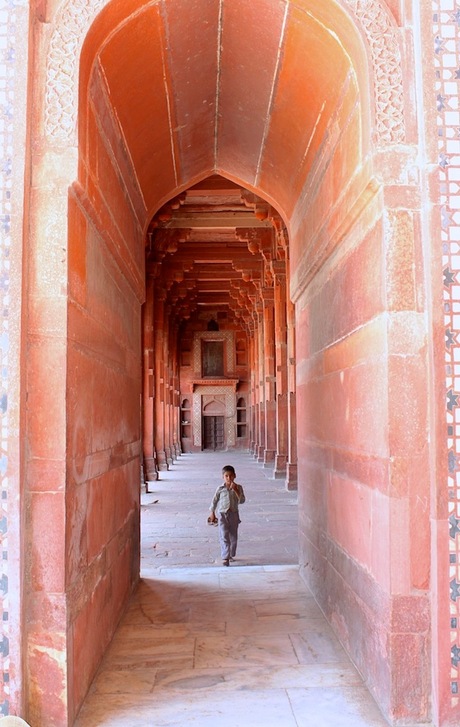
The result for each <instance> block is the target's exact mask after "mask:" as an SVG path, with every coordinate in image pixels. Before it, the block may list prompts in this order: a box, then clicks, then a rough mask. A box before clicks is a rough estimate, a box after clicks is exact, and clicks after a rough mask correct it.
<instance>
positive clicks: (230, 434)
mask: <svg viewBox="0 0 460 727" xmlns="http://www.w3.org/2000/svg"><path fill="white" fill-rule="evenodd" d="M213 398H215V399H216V400H218V401H223V402H225V420H224V421H225V424H224V426H225V443H226V446H227V447H233V446H234V444H235V425H236V400H235V392H234V390H233V388H232V387H228V386H197V387H196V389H195V391H194V393H193V444H194V445H195V446H196V447H201V446H202V443H203V441H202V432H201V419H202V411H203V404H207V403H209V402H210V401H212V399H213Z"/></svg>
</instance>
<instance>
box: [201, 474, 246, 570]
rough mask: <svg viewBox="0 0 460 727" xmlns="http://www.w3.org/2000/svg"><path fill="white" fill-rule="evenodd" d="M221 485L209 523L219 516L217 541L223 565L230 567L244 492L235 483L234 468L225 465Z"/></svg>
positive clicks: (236, 540) (215, 495)
mask: <svg viewBox="0 0 460 727" xmlns="http://www.w3.org/2000/svg"><path fill="white" fill-rule="evenodd" d="M222 477H223V480H224V482H223V484H222V485H219V487H218V488H217V490H216V492H215V494H214V497H213V499H212V503H211V507H210V508H209V509H210V510H211V521H215V520H216V512H217V514H218V515H219V523H218V524H219V541H220V553H221V556H222V563H223V565H230V561H231V560H233V559H234V558H235V555H236V546H237V544H238V525H239V524H240V522H241V521H240V517H239V512H238V506H239V505H242V504H243V502H245V500H246V498H245V496H244V490H243V488H242V486H241V485H239V484H238V483H237V482H235V477H236V473H235V468H234V467H232V465H226V466H225V467H223V468H222Z"/></svg>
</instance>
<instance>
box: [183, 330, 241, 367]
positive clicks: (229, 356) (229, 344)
mask: <svg viewBox="0 0 460 727" xmlns="http://www.w3.org/2000/svg"><path fill="white" fill-rule="evenodd" d="M234 338H235V336H234V333H233V331H200V332H198V333H195V335H194V337H193V371H194V372H195V374H196V375H197V376H201V341H224V342H225V343H226V346H225V355H226V361H225V363H226V368H227V374H230V375H231V374H232V373H233V371H234V368H235V363H234V362H235V344H234Z"/></svg>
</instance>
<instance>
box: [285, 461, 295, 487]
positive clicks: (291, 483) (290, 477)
mask: <svg viewBox="0 0 460 727" xmlns="http://www.w3.org/2000/svg"><path fill="white" fill-rule="evenodd" d="M286 490H297V465H296V464H291V463H290V462H288V466H287V472H286Z"/></svg>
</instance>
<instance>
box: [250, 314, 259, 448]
mask: <svg viewBox="0 0 460 727" xmlns="http://www.w3.org/2000/svg"><path fill="white" fill-rule="evenodd" d="M248 346H249V351H248V363H249V376H250V381H249V394H250V405H249V440H248V441H249V451H250V452H251V453H252V454H254V452H255V448H256V431H257V426H256V373H255V372H256V361H257V356H256V345H255V332H254V323H253V320H252V315H251V326H250V329H249V330H248Z"/></svg>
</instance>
